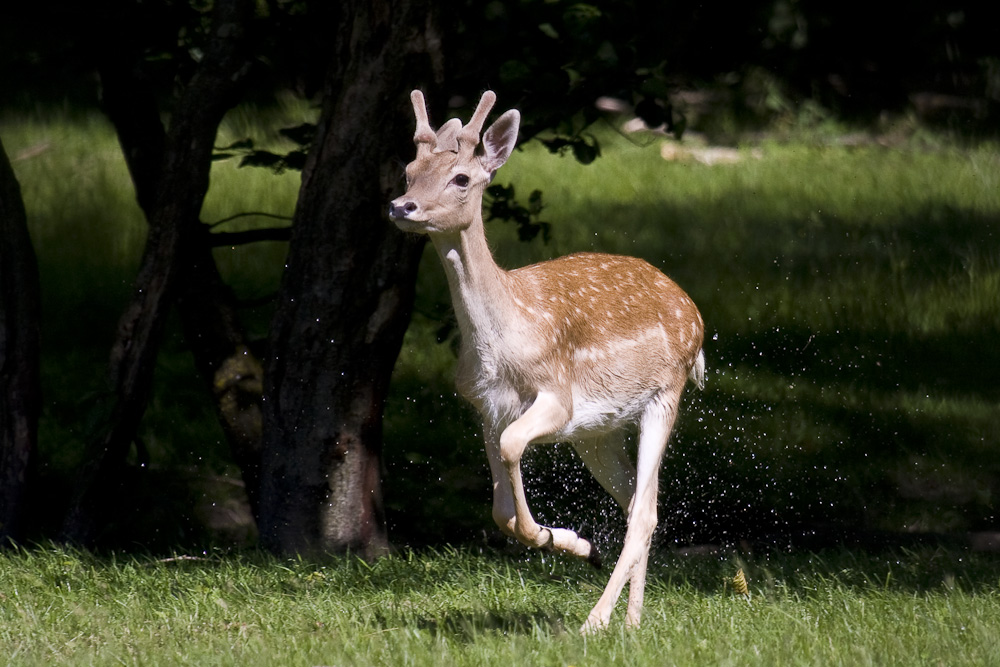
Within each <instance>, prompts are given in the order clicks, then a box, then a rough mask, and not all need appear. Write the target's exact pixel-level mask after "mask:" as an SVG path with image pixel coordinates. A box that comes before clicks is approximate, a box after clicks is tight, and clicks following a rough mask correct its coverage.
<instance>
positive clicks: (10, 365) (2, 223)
mask: <svg viewBox="0 0 1000 667" xmlns="http://www.w3.org/2000/svg"><path fill="white" fill-rule="evenodd" d="M0 239H2V240H0V546H3V545H5V544H6V543H7V542H8V541H9V540H11V539H14V538H16V537H17V536H18V535H19V532H20V530H21V527H22V526H21V519H22V517H23V515H24V509H25V508H24V499H25V492H26V490H27V489H26V487H27V485H28V475H29V471H30V469H31V464H32V461H33V460H34V457H35V445H36V443H37V434H38V429H37V427H38V412H39V407H40V404H41V400H40V389H39V371H38V354H39V319H40V306H39V300H40V296H39V286H38V266H37V264H36V261H35V251H34V249H33V248H32V245H31V238H30V237H29V236H28V226H27V219H26V215H25V211H24V202H23V201H22V200H21V189H20V186H19V185H18V183H17V178H16V177H15V176H14V171H13V169H11V166H10V162H9V161H8V160H7V153H6V152H5V151H4V148H3V144H2V143H0Z"/></svg>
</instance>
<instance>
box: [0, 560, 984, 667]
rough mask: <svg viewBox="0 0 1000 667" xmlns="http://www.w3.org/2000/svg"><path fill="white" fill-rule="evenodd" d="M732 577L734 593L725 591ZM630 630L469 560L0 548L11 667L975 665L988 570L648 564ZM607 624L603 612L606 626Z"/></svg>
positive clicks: (593, 591)
mask: <svg viewBox="0 0 1000 667" xmlns="http://www.w3.org/2000/svg"><path fill="white" fill-rule="evenodd" d="M738 569H743V570H744V571H745V572H746V576H747V578H748V582H749V591H750V597H749V598H745V597H742V596H739V595H736V594H735V593H734V592H733V589H732V587H731V586H727V584H726V581H727V579H730V578H731V577H732V576H733V575H734V574H735V573H736V571H737V570H738ZM651 575H652V576H651V580H650V585H649V586H648V590H647V603H646V610H645V615H644V618H643V625H642V627H641V628H639V629H637V630H625V629H624V628H623V627H622V626H621V625H620V624H616V625H614V626H613V627H612V628H611V629H609V630H608V631H607V632H605V633H603V634H601V635H598V636H591V637H581V636H579V635H578V634H577V633H576V628H577V627H578V625H579V624H580V623H581V622H582V620H583V619H584V618H585V617H586V614H587V612H588V611H589V608H590V606H591V605H592V604H593V603H594V601H595V600H596V598H597V596H598V595H599V591H600V589H601V587H602V586H603V583H604V577H605V575H604V574H602V573H598V572H595V571H594V570H591V569H588V568H587V566H585V565H582V564H578V563H569V562H566V561H564V560H561V559H551V558H548V557H546V558H538V557H533V558H531V559H530V560H522V559H519V558H498V557H496V556H488V555H482V554H480V553H476V552H475V551H474V550H470V549H462V550H452V549H447V550H444V551H423V552H409V551H408V552H403V553H400V554H398V555H396V556H392V557H389V558H385V559H382V560H379V561H378V562H376V563H374V564H367V563H364V562H362V561H360V560H357V559H354V558H351V557H343V558H341V559H338V560H335V561H333V562H327V563H324V564H318V563H313V562H307V561H301V560H279V559H276V558H273V557H268V556H264V555H261V554H257V553H244V554H228V555H223V554H221V553H207V554H204V555H201V556H199V557H195V558H191V557H183V556H174V557H172V558H166V559H163V558H154V557H151V556H141V555H139V556H137V555H123V554H111V555H105V556H94V555H92V554H88V553H82V552H78V551H74V550H68V549H64V548H58V547H50V546H49V547H46V546H40V547H36V548H32V549H24V550H19V551H17V552H6V553H2V554H0V655H4V656H6V657H7V661H8V664H12V665H19V666H21V665H24V666H27V665H43V664H81V665H82V664H129V665H131V664H135V665H140V664H141V665H160V664H163V665H178V664H198V665H235V664H240V665H273V664H282V665H486V664H510V663H512V662H516V664H530V665H608V664H616V665H618V664H620V665H663V664H671V665H704V664H720V665H725V664H740V665H758V664H759V665H813V664H815V665H841V664H843V665H859V664H879V665H914V664H949V665H981V664H989V662H990V661H991V660H993V659H994V657H995V655H996V651H997V649H998V643H1000V639H998V637H1000V633H998V631H1000V592H998V584H1000V563H998V561H997V560H996V559H994V558H987V557H983V556H981V555H979V556H977V555H975V554H968V553H965V552H960V551H942V550H923V551H896V552H886V553H882V554H858V553H852V552H846V551H833V552H826V553H818V554H816V553H813V554H795V555H789V554H774V553H772V554H762V555H752V554H738V553H735V552H733V553H726V552H723V553H719V554H712V555H708V554H703V555H682V554H679V553H668V554H659V555H658V556H657V558H656V559H655V562H654V563H652V568H651ZM620 616H621V613H619V615H618V617H616V620H618V621H620Z"/></svg>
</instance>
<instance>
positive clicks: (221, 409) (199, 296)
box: [99, 44, 264, 516]
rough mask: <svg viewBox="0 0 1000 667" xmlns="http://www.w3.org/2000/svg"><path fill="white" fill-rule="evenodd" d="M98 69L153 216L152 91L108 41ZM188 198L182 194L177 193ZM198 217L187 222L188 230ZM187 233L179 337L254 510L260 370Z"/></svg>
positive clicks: (207, 253) (199, 240)
mask: <svg viewBox="0 0 1000 667" xmlns="http://www.w3.org/2000/svg"><path fill="white" fill-rule="evenodd" d="M108 48H109V50H108V51H106V52H105V53H104V54H103V55H102V58H101V64H100V67H99V72H100V77H101V88H102V92H103V95H102V108H103V110H104V112H105V114H106V115H107V116H108V118H109V119H110V120H111V122H112V124H113V125H114V126H115V131H116V132H117V134H118V141H119V143H120V144H121V147H122V153H123V154H124V155H125V161H126V164H127V165H128V168H129V173H130V174H131V175H132V182H133V184H134V185H135V190H136V197H137V199H138V200H139V204H140V206H141V207H142V208H143V210H144V212H145V213H146V216H147V219H148V220H152V218H153V217H154V216H155V215H156V206H155V205H156V193H157V191H158V188H159V185H160V176H161V168H162V165H163V157H164V150H165V142H166V134H165V132H164V130H163V124H162V123H161V121H160V116H159V109H158V108H157V106H156V101H155V97H154V95H153V94H152V91H151V90H150V89H149V87H148V85H147V82H146V81H145V80H144V79H143V77H142V76H141V75H140V74H139V72H138V71H137V69H136V68H135V67H133V66H131V62H132V56H133V54H132V53H130V52H126V53H123V52H122V51H121V50H120V49H118V48H115V47H114V44H110V45H109V47H108ZM180 196H187V195H180ZM196 224H197V221H192V222H191V223H190V225H191V226H192V228H194V226H195V225H196ZM197 229H198V230H200V231H201V232H203V233H198V234H196V235H194V238H193V239H192V242H191V243H189V244H187V245H185V246H184V247H183V248H182V251H183V252H184V257H183V258H182V259H181V260H180V265H181V266H182V267H183V269H182V271H181V272H180V276H179V281H178V283H179V284H178V292H177V308H178V311H179V313H180V316H181V323H182V327H183V330H184V335H185V340H186V341H187V343H188V345H189V346H190V347H191V351H192V354H193V355H194V360H195V365H196V367H197V368H198V371H199V373H200V374H201V376H202V377H203V378H204V380H205V384H206V386H207V387H208V388H209V390H210V392H211V395H212V397H213V403H214V406H215V411H216V415H217V417H218V419H219V423H220V424H221V425H222V428H223V432H224V433H225V435H226V439H227V442H228V443H229V447H230V451H231V452H232V454H233V459H234V461H235V462H236V464H237V466H239V468H240V472H241V474H242V477H243V481H244V486H245V489H246V493H247V498H248V500H249V501H250V506H251V509H252V510H253V513H254V516H256V515H257V504H258V503H257V496H258V493H257V489H258V479H259V477H260V474H259V468H260V443H261V434H262V426H261V406H260V403H261V394H262V392H263V383H264V369H263V366H262V365H261V363H260V361H259V360H258V359H257V358H256V356H255V355H254V354H253V353H252V352H251V351H250V347H249V343H248V341H247V340H246V336H245V332H244V330H243V327H242V324H241V322H240V318H239V315H238V313H237V303H236V297H235V295H234V294H233V292H232V290H230V289H229V288H228V287H227V286H226V284H225V282H224V281H223V279H222V276H221V275H219V271H218V267H217V265H216V263H215V260H214V258H213V257H212V250H211V243H210V240H211V239H210V237H209V235H208V234H207V233H204V230H203V229H202V228H201V227H198V228H197Z"/></svg>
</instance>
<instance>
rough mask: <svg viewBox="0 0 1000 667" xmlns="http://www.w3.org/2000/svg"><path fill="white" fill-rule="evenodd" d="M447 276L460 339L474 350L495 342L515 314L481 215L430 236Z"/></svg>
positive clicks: (503, 276) (504, 273)
mask: <svg viewBox="0 0 1000 667" xmlns="http://www.w3.org/2000/svg"><path fill="white" fill-rule="evenodd" d="M431 238H432V242H433V244H434V247H435V249H436V250H437V252H438V255H439V256H440V257H441V263H442V264H443V265H444V270H445V274H446V275H447V277H448V287H449V290H450V291H451V299H452V303H453V304H454V307H455V315H456V317H457V318H458V325H459V328H460V329H461V331H462V335H463V337H464V338H465V339H466V340H467V341H468V342H470V343H473V344H475V345H476V346H477V347H479V346H481V345H482V344H484V343H486V342H487V341H490V340H493V339H495V337H496V336H497V335H498V334H501V333H502V332H503V330H504V329H506V328H507V327H508V326H509V322H510V317H511V316H512V315H513V314H514V313H515V312H516V308H515V304H514V301H513V296H512V294H511V292H510V286H509V281H510V276H509V274H508V273H507V272H506V271H504V270H503V269H501V268H500V267H499V266H497V263H496V261H495V260H494V259H493V253H491V252H490V248H489V244H488V243H487V241H486V233H485V230H484V228H483V218H482V214H481V213H477V215H476V217H475V218H474V219H473V221H472V224H471V225H469V227H467V228H466V229H464V230H462V231H460V232H455V233H442V234H434V235H432V237H431Z"/></svg>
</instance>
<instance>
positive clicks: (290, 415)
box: [259, 0, 439, 556]
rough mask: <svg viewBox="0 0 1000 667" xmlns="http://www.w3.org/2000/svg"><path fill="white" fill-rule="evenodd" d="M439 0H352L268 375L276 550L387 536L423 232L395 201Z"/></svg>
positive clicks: (269, 536)
mask: <svg viewBox="0 0 1000 667" xmlns="http://www.w3.org/2000/svg"><path fill="white" fill-rule="evenodd" d="M428 5H429V3H423V2H415V1H412V2H411V1H408V0H402V1H398V2H387V1H385V0H381V1H376V2H369V0H354V1H353V2H350V3H345V4H344V5H342V12H343V17H344V18H343V20H344V23H343V24H341V25H339V26H334V29H332V30H331V31H330V32H331V34H334V35H341V36H342V41H341V42H340V43H338V44H337V48H336V49H335V53H334V61H333V65H332V66H331V69H330V73H329V75H328V79H327V83H326V86H325V90H324V102H323V114H322V118H321V121H320V127H319V133H318V136H317V138H316V141H315V142H314V144H313V147H312V150H311V152H310V155H309V160H308V163H307V165H306V168H305V169H304V171H303V179H302V189H301V191H300V194H299V202H298V206H297V208H296V211H295V220H294V224H293V228H292V239H291V244H290V247H289V256H288V268H287V270H286V272H285V276H284V280H283V283H282V290H281V297H280V302H279V309H278V312H277V314H276V316H275V320H274V323H273V325H272V329H271V333H270V349H271V358H270V360H269V365H268V367H267V372H266V374H265V378H266V383H265V401H264V451H263V458H262V479H261V498H260V500H261V507H260V510H261V511H260V521H259V528H260V534H261V542H262V544H263V546H264V547H265V548H267V549H269V550H272V551H275V552H279V553H303V554H314V555H315V554H321V553H325V552H330V551H344V550H351V551H355V552H358V553H361V554H363V555H366V556H374V555H378V554H379V553H382V552H383V551H385V550H386V549H387V547H388V538H387V535H386V526H385V517H384V508H383V502H382V493H381V481H380V479H381V452H382V410H383V405H384V402H385V398H386V394H387V390H388V384H389V378H390V376H391V374H392V368H393V365H394V363H395V360H396V357H397V355H398V353H399V348H400V345H401V343H402V338H403V334H404V332H405V330H406V327H407V325H408V323H409V318H410V311H411V307H412V304H413V290H414V282H415V277H416V270H417V264H418V262H419V258H420V254H421V248H422V241H421V240H419V239H418V238H416V237H414V236H407V235H404V234H402V233H401V232H399V231H398V230H396V229H395V227H393V226H392V225H391V224H390V223H388V222H387V220H386V217H385V207H386V205H387V202H388V201H389V199H390V198H391V194H392V192H393V190H394V189H396V188H398V185H399V182H400V181H399V178H400V176H401V173H402V169H401V165H402V164H404V163H405V161H406V158H407V157H408V154H409V153H410V152H411V150H412V144H411V138H412V132H413V130H412V121H411V119H410V115H409V113H408V111H407V109H408V107H407V95H408V93H409V90H410V87H412V86H413V85H415V84H416V83H417V82H421V81H422V82H427V80H428V78H429V77H428V76H427V72H428V71H429V69H430V64H431V63H432V62H434V61H435V58H434V57H431V58H428V57H419V56H416V55H415V52H420V51H423V53H424V54H425V56H426V55H435V54H432V53H430V52H431V51H432V50H433V49H437V48H439V46H438V44H437V41H436V40H434V39H431V37H433V32H432V31H431V26H432V25H433V22H432V20H431V18H430V15H429V11H430V8H429V6H428Z"/></svg>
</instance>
